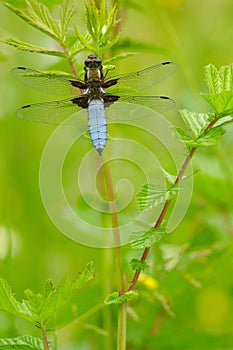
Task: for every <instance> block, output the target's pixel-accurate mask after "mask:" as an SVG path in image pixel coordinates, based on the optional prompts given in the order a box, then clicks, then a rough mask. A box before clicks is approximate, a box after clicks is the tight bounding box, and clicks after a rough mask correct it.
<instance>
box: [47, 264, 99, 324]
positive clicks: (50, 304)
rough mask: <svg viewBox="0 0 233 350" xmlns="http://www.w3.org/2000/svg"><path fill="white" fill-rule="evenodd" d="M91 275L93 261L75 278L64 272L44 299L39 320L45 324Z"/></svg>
mask: <svg viewBox="0 0 233 350" xmlns="http://www.w3.org/2000/svg"><path fill="white" fill-rule="evenodd" d="M93 277H94V264H93V262H90V263H88V264H87V266H86V268H85V269H84V271H83V272H82V273H80V274H79V275H78V277H77V278H76V279H75V280H72V279H71V276H70V274H66V275H65V277H64V278H63V279H62V280H61V282H60V283H59V284H58V286H57V288H56V289H53V290H51V293H50V294H49V295H48V296H47V297H46V298H45V299H44V301H43V305H42V308H41V312H40V321H41V322H42V323H44V324H45V323H46V322H47V321H48V320H49V319H50V318H51V317H52V316H53V315H54V314H55V313H56V312H57V311H58V309H59V308H60V307H61V306H62V305H63V304H65V303H66V302H67V300H68V299H70V298H71V297H72V296H73V295H74V294H75V293H76V292H77V291H78V289H80V288H81V287H83V286H84V284H86V283H87V282H88V281H90V280H91V279H92V278H93Z"/></svg>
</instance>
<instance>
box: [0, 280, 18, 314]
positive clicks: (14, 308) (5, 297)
mask: <svg viewBox="0 0 233 350" xmlns="http://www.w3.org/2000/svg"><path fill="white" fill-rule="evenodd" d="M0 310H2V311H6V312H9V313H10V314H12V315H16V316H18V315H19V314H20V312H19V302H18V300H17V299H16V298H15V296H14V294H13V292H12V290H11V287H10V286H9V285H8V283H7V282H6V281H5V280H4V279H3V278H1V277H0Z"/></svg>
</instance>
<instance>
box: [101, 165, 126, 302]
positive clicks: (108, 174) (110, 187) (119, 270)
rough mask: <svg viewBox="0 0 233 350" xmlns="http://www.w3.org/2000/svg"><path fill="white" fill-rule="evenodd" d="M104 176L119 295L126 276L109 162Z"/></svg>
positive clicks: (104, 166) (105, 167) (122, 292)
mask: <svg viewBox="0 0 233 350" xmlns="http://www.w3.org/2000/svg"><path fill="white" fill-rule="evenodd" d="M103 170H104V176H105V181H106V187H107V193H108V198H109V208H110V213H111V220H112V230H113V239H114V244H115V256H116V273H117V281H118V294H119V295H122V294H124V274H123V268H122V258H121V238H120V230H119V223H118V216H117V207H116V200H115V195H114V188H113V183H112V176H111V172H110V167H109V163H108V162H104V163H103Z"/></svg>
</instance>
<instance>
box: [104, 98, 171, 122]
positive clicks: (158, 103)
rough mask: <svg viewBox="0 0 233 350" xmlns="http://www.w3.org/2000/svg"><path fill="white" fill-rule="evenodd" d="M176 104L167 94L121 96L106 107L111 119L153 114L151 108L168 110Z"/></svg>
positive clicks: (161, 111)
mask: <svg viewBox="0 0 233 350" xmlns="http://www.w3.org/2000/svg"><path fill="white" fill-rule="evenodd" d="M175 105H176V104H175V101H173V100H172V99H170V98H168V97H165V96H121V97H120V98H119V100H118V101H116V102H114V103H113V104H111V105H110V106H109V107H106V113H107V117H108V118H109V119H111V120H133V119H140V118H144V117H146V116H149V115H151V110H153V111H155V112H157V113H163V112H166V111H168V110H169V109H171V108H173V107H175Z"/></svg>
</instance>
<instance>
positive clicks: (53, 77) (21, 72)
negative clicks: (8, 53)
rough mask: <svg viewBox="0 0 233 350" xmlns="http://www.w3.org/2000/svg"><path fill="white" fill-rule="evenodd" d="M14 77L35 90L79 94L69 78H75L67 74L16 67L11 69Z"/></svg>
mask: <svg viewBox="0 0 233 350" xmlns="http://www.w3.org/2000/svg"><path fill="white" fill-rule="evenodd" d="M11 74H12V75H13V77H14V78H16V79H17V80H19V81H21V82H22V83H23V84H25V85H27V86H30V87H32V88H34V89H36V90H39V91H42V92H44V93H47V94H52V95H74V94H75V95H79V94H80V91H79V89H78V88H76V87H73V86H72V85H71V83H70V80H77V78H76V77H74V76H73V75H69V74H58V73H49V72H48V73H46V72H39V71H36V70H33V69H30V68H24V67H16V68H13V69H12V70H11Z"/></svg>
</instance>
